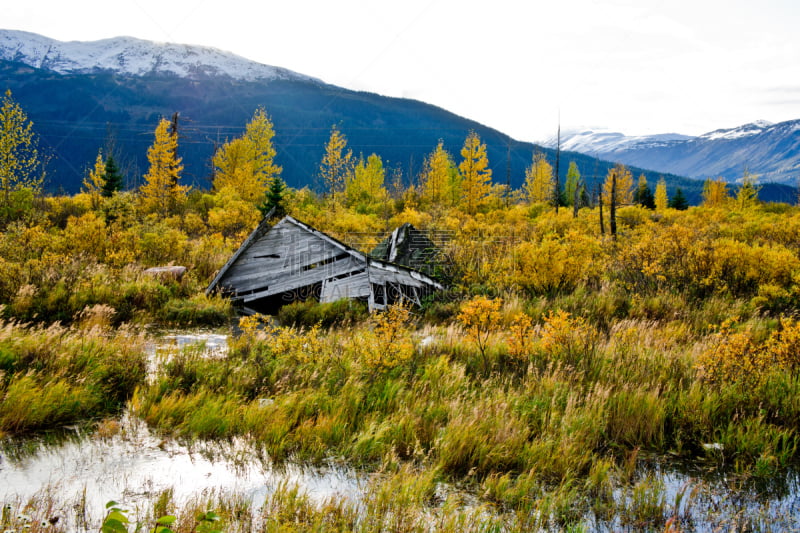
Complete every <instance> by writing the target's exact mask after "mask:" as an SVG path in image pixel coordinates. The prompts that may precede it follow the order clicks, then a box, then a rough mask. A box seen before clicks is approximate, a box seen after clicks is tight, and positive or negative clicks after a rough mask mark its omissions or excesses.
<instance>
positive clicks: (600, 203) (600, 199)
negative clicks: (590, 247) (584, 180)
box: [597, 188, 606, 235]
mask: <svg viewBox="0 0 800 533" xmlns="http://www.w3.org/2000/svg"><path fill="white" fill-rule="evenodd" d="M597 207H599V208H600V235H605V234H606V226H605V224H603V189H602V188H600V190H599V191H598V193H597Z"/></svg>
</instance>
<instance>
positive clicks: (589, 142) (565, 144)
mask: <svg viewBox="0 0 800 533" xmlns="http://www.w3.org/2000/svg"><path fill="white" fill-rule="evenodd" d="M691 138H692V137H690V136H688V135H680V134H677V133H663V134H659V135H643V136H635V137H634V136H627V135H624V134H622V133H618V132H612V131H604V130H599V131H596V130H577V131H571V132H570V131H568V132H565V133H562V136H561V149H562V150H567V151H571V152H581V153H584V154H594V153H614V152H619V151H624V150H630V149H632V148H636V147H638V148H645V147H660V146H667V145H670V144H672V143H675V142H681V141H686V140H688V139H691ZM557 144H558V140H557V139H556V138H555V137H553V138H551V139H548V140H547V141H546V142H545V143H544V145H545V146H548V147H550V148H555V147H556V145H557Z"/></svg>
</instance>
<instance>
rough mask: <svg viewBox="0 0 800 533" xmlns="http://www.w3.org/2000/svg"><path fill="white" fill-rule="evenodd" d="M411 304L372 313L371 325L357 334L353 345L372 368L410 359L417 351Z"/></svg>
mask: <svg viewBox="0 0 800 533" xmlns="http://www.w3.org/2000/svg"><path fill="white" fill-rule="evenodd" d="M411 319H412V315H411V309H410V308H409V306H408V305H404V304H403V303H398V304H394V305H390V306H388V307H387V308H386V309H385V310H384V311H380V312H376V313H374V314H373V315H372V317H371V320H370V321H371V324H370V326H371V327H370V328H368V329H365V330H364V331H363V332H361V334H360V335H359V334H356V335H355V336H354V338H353V340H352V344H351V346H352V348H353V350H354V351H356V352H357V353H358V354H359V358H360V359H361V360H363V362H364V364H365V365H366V366H367V368H369V369H370V370H372V371H381V370H388V369H392V368H395V367H397V366H400V365H403V364H405V363H408V362H409V361H411V359H412V358H413V357H414V355H415V352H416V347H415V346H414V342H413V339H412V330H411V327H410V323H411Z"/></svg>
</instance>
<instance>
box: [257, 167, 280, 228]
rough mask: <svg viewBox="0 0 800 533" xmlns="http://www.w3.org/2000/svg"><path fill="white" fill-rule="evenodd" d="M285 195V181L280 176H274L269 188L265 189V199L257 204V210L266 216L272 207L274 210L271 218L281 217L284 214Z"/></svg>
mask: <svg viewBox="0 0 800 533" xmlns="http://www.w3.org/2000/svg"><path fill="white" fill-rule="evenodd" d="M285 195H286V183H284V181H283V180H282V179H281V178H280V176H274V177H273V178H272V181H271V183H270V185H269V189H267V199H266V200H265V201H264V203H263V204H261V205H260V206H258V210H259V211H261V214H262V215H263V216H267V215H268V214H269V212H270V210H272V208H273V207H274V208H275V212H274V213H272V218H283V217H284V216H285V215H286V205H285Z"/></svg>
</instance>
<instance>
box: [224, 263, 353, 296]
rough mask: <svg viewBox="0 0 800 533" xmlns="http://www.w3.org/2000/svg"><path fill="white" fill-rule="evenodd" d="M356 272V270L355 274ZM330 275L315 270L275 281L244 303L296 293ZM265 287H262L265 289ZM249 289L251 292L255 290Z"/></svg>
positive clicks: (255, 287) (256, 286)
mask: <svg viewBox="0 0 800 533" xmlns="http://www.w3.org/2000/svg"><path fill="white" fill-rule="evenodd" d="M355 271H356V270H355V269H354V270H353V272H355ZM347 273H348V272H344V271H343V272H340V273H339V275H344V274H347ZM330 278H331V276H330V275H326V274H325V273H323V272H318V271H315V270H309V271H307V272H303V273H302V275H297V276H291V277H287V278H285V279H278V280H275V281H273V283H272V284H271V285H269V286H266V287H267V288H265V289H264V290H263V291H257V292H254V293H252V294H246V295H244V296H243V299H244V301H246V302H249V301H252V300H256V299H258V298H264V297H266V296H273V295H275V294H280V293H282V292H288V291H294V290H297V289H300V288H302V287H308V286H310V285H314V284H316V283H321V282H324V281H325V280H328V279H330ZM264 286H265V285H261V287H264ZM258 288H259V286H258V284H255V283H254V284H253V289H258ZM253 289H249V290H253ZM239 291H240V292H244V290H243V289H241V288H239Z"/></svg>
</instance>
